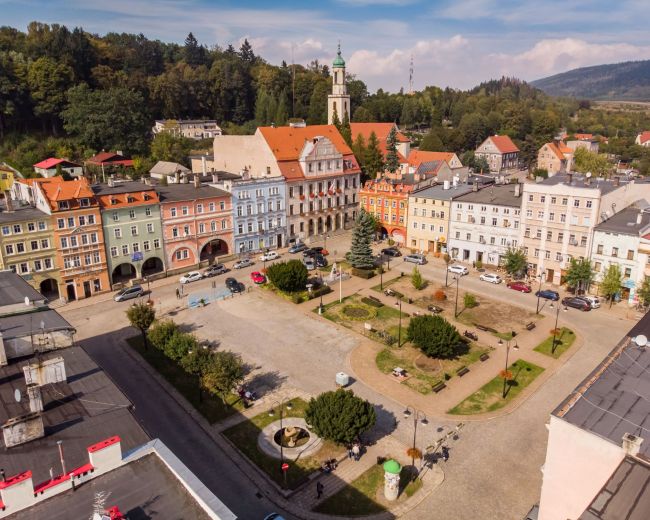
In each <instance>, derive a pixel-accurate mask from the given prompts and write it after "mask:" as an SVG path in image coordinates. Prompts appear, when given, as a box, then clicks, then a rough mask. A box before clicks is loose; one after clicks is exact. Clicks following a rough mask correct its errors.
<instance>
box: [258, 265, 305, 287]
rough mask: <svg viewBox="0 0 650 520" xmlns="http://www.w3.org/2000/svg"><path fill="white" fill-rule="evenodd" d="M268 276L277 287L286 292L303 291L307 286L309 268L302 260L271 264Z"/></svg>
mask: <svg viewBox="0 0 650 520" xmlns="http://www.w3.org/2000/svg"><path fill="white" fill-rule="evenodd" d="M266 275H267V277H268V279H269V281H270V282H271V283H272V284H273V285H274V286H275V287H277V288H278V289H280V290H281V291H284V292H297V291H303V290H304V289H305V286H306V285H307V268H306V267H305V265H304V264H303V263H302V262H301V261H300V260H289V261H288V262H278V263H276V264H271V265H270V266H269V267H268V268H267V269H266Z"/></svg>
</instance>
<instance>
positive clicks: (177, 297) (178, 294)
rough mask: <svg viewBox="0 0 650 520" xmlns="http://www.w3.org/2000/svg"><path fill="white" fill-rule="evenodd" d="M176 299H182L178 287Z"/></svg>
mask: <svg viewBox="0 0 650 520" xmlns="http://www.w3.org/2000/svg"><path fill="white" fill-rule="evenodd" d="M176 299H177V300H180V299H181V291H180V290H179V289H178V287H177V288H176Z"/></svg>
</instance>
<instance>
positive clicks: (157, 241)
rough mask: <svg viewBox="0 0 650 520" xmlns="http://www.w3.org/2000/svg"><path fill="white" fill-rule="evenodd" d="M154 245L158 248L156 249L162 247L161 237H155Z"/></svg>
mask: <svg viewBox="0 0 650 520" xmlns="http://www.w3.org/2000/svg"><path fill="white" fill-rule="evenodd" d="M153 247H154V248H156V249H160V239H159V238H155V239H154V241H153Z"/></svg>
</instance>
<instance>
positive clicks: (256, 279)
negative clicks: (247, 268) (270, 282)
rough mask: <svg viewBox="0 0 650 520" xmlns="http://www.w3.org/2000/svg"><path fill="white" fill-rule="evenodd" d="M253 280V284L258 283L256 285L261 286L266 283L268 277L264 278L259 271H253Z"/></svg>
mask: <svg viewBox="0 0 650 520" xmlns="http://www.w3.org/2000/svg"><path fill="white" fill-rule="evenodd" d="M251 280H253V283H256V284H258V285H259V284H262V283H266V276H264V275H263V274H262V273H260V272H259V271H253V272H252V273H251Z"/></svg>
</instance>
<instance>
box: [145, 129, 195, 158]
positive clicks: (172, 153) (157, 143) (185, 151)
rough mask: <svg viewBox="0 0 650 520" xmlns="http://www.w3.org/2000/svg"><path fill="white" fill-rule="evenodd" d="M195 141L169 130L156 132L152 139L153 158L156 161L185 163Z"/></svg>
mask: <svg viewBox="0 0 650 520" xmlns="http://www.w3.org/2000/svg"><path fill="white" fill-rule="evenodd" d="M192 146H193V141H192V140H191V139H188V138H187V137H182V136H178V137H177V136H175V135H173V134H171V133H169V132H160V133H158V134H156V135H155V136H154V138H153V141H151V158H152V159H153V160H154V161H171V162H178V163H184V162H186V160H187V156H188V155H189V154H190V151H191V150H192Z"/></svg>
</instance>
